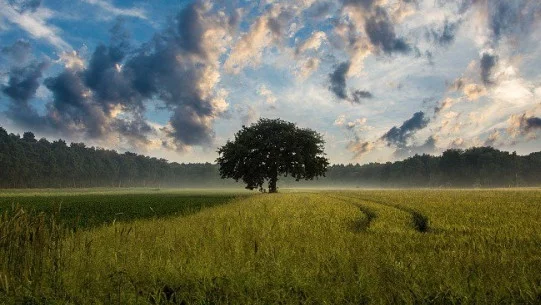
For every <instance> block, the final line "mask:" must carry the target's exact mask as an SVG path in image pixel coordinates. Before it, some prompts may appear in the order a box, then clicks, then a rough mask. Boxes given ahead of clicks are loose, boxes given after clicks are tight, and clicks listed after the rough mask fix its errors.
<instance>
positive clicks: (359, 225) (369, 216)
mask: <svg viewBox="0 0 541 305" xmlns="http://www.w3.org/2000/svg"><path fill="white" fill-rule="evenodd" d="M327 197H329V198H332V199H336V200H340V201H342V202H344V203H348V204H352V205H354V206H355V207H357V208H358V209H359V210H360V211H361V212H362V213H363V214H364V215H365V216H366V218H365V219H360V220H359V221H358V222H356V223H355V225H354V229H355V231H356V232H361V231H366V230H368V228H369V227H370V224H371V223H372V221H374V220H375V219H376V218H377V217H378V215H377V214H376V212H374V211H373V210H372V209H370V208H368V207H365V206H363V205H361V204H358V203H355V202H351V201H348V200H346V199H344V198H340V197H339V196H329V195H327ZM347 198H348V199H349V197H347Z"/></svg>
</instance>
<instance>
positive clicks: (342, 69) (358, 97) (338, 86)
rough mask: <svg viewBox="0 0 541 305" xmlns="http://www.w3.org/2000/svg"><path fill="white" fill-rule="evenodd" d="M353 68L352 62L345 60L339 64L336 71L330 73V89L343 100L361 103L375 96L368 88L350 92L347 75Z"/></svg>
mask: <svg viewBox="0 0 541 305" xmlns="http://www.w3.org/2000/svg"><path fill="white" fill-rule="evenodd" d="M350 68H351V62H349V61H347V62H343V63H341V64H339V65H337V66H336V67H335V69H334V71H333V72H332V73H331V74H329V82H330V86H329V90H330V91H331V92H332V93H334V95H336V97H338V98H339V99H341V100H346V101H349V102H350V103H353V104H360V103H361V102H362V100H363V99H371V98H373V97H374V96H373V95H372V93H370V92H369V91H366V90H352V91H351V92H348V88H347V85H346V77H347V75H348V72H349V70H350Z"/></svg>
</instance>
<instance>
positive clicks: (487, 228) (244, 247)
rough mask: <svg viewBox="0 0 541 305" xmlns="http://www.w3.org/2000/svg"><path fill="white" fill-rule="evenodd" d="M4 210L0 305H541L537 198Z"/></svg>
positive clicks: (89, 201) (354, 197) (75, 203)
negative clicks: (24, 304)
mask: <svg viewBox="0 0 541 305" xmlns="http://www.w3.org/2000/svg"><path fill="white" fill-rule="evenodd" d="M150 207H151V208H152V209H150ZM0 211H3V216H2V218H1V220H0V304H1V303H6V304H19V303H26V304H540V303H541V272H540V271H541V190H539V189H517V190H370V191H369V190H362V191H361V190H348V191H294V192H293V191H289V192H287V191H286V192H283V193H279V194H272V195H271V194H255V195H254V194H252V193H247V192H233V191H227V192H226V191H223V192H222V191H214V192H208V191H196V190H193V191H173V190H171V191H164V190H134V191H121V192H119V191H110V190H103V191H100V192H93V191H83V192H67V193H62V192H52V193H48V192H47V191H40V192H35V193H33V194H28V193H24V192H20V193H18V192H9V193H8V192H0ZM31 211H33V212H31ZM119 213H122V214H119Z"/></svg>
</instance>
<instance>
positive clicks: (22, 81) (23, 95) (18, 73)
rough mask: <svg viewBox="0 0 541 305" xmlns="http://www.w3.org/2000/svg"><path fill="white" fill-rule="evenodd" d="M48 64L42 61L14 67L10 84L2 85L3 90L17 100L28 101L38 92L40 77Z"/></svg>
mask: <svg viewBox="0 0 541 305" xmlns="http://www.w3.org/2000/svg"><path fill="white" fill-rule="evenodd" d="M47 66H48V63H47V62H41V63H32V64H30V65H29V66H26V67H22V68H19V67H14V68H12V69H11V71H10V72H9V80H8V84H7V85H4V86H2V92H3V93H4V94H5V95H7V96H9V97H10V98H11V99H12V100H14V101H16V102H21V103H23V102H27V101H28V100H30V99H31V98H32V97H34V95H35V94H36V91H37V90H38V88H39V85H40V82H39V79H40V78H41V77H42V75H43V70H45V68H47Z"/></svg>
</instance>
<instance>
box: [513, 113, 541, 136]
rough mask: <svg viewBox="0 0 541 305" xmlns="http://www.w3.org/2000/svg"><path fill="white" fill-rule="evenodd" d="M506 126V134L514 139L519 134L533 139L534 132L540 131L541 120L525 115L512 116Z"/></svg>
mask: <svg viewBox="0 0 541 305" xmlns="http://www.w3.org/2000/svg"><path fill="white" fill-rule="evenodd" d="M508 125H509V127H508V129H507V132H508V133H509V134H511V135H512V136H514V137H516V136H517V135H519V134H520V135H523V136H528V137H530V138H535V132H536V131H537V130H541V118H540V117H537V116H528V115H527V114H522V115H512V116H511V117H510V118H509V120H508Z"/></svg>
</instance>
